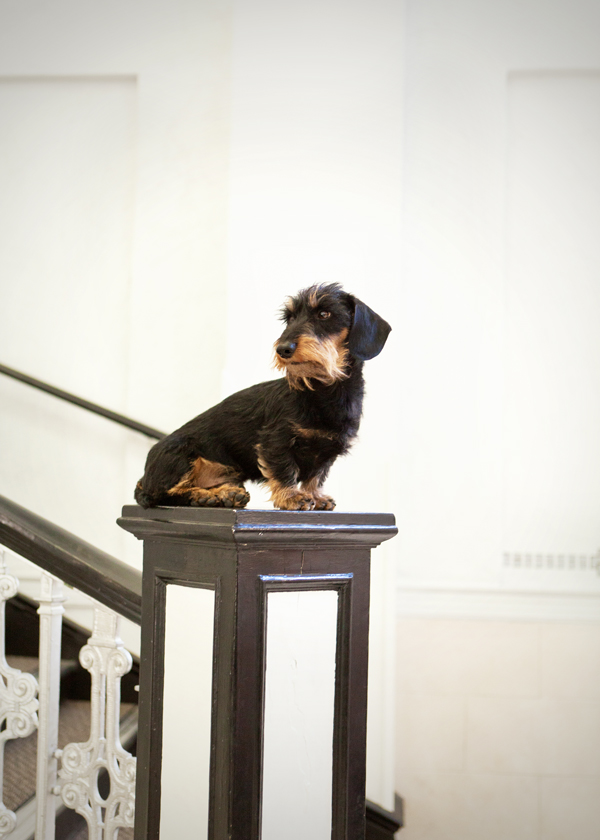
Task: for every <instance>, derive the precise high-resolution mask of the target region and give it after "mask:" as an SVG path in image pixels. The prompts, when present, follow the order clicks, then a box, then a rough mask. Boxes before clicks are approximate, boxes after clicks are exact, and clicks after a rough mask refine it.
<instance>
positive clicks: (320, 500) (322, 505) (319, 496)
mask: <svg viewBox="0 0 600 840" xmlns="http://www.w3.org/2000/svg"><path fill="white" fill-rule="evenodd" d="M313 498H314V502H315V510H333V509H334V507H335V499H332V498H331V496H326V495H325V494H324V493H314V494H313Z"/></svg>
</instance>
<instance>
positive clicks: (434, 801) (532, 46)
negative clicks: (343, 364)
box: [393, 0, 600, 840]
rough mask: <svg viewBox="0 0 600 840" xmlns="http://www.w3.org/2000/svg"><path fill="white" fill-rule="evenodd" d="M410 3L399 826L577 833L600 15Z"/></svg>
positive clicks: (592, 498) (437, 838) (398, 488)
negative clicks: (402, 816) (402, 811)
mask: <svg viewBox="0 0 600 840" xmlns="http://www.w3.org/2000/svg"><path fill="white" fill-rule="evenodd" d="M406 8H407V15H406V22H405V46H406V49H405V57H406V97H405V100H404V101H405V112H404V124H405V127H406V133H405V143H404V179H403V185H404V190H403V193H404V219H403V221H404V225H403V230H404V240H403V249H404V262H403V272H402V286H401V296H400V318H401V321H400V324H399V327H400V329H399V331H398V334H399V336H400V337H401V342H402V344H401V350H400V353H399V357H398V358H399V360H400V368H399V371H398V378H399V383H400V389H401V392H402V394H403V402H402V410H401V412H400V417H399V424H398V441H399V453H398V460H397V469H398V473H397V475H398V480H397V482H396V484H395V487H394V489H395V493H396V495H395V499H396V501H395V503H394V505H393V507H394V509H396V510H398V511H399V512H400V516H399V524H400V536H399V540H398V545H397V547H398V550H399V558H398V568H399V580H398V590H397V595H398V601H397V609H398V625H397V627H398V636H397V655H398V660H397V663H398V665H397V668H398V691H397V706H396V708H397V722H398V730H397V742H396V749H397V765H396V766H397V786H398V790H399V792H400V793H401V794H402V795H403V796H404V797H405V804H406V828H405V829H404V831H403V832H402V835H401V836H403V837H406V838H407V840H417V838H419V840H420V838H423V840H425V838H427V840H446V838H447V840H454V838H455V837H461V838H473V840H480V838H482V837H485V838H486V840H495V838H505V837H509V836H510V837H511V838H512V837H514V838H523V840H559V838H563V840H564V838H569V840H571V838H573V840H574V838H590V840H591V838H595V837H597V836H598V816H599V815H598V808H597V795H596V793H597V789H598V783H599V782H600V768H599V767H598V764H597V761H596V759H595V756H596V755H597V752H598V746H599V741H598V736H599V730H598V720H600V705H599V704H598V697H599V692H600V679H599V674H598V669H597V667H596V665H595V663H596V660H597V654H598V644H597V636H598V626H599V624H598V623H599V621H600V577H599V575H598V572H597V567H598V562H599V561H600V553H599V547H600V521H599V520H598V515H597V511H598V498H600V450H599V448H598V434H597V429H598V427H599V423H600V413H599V408H600V404H599V403H598V389H597V383H598V359H599V358H600V333H599V332H598V329H597V324H598V323H599V315H600V311H599V310H600V298H599V289H600V286H599V282H598V261H599V260H600V250H599V240H598V236H597V231H598V228H599V225H600V190H599V184H598V177H599V173H598V148H599V140H600V136H599V132H600V88H599V86H598V79H599V78H600V76H599V74H598V71H599V69H600V60H599V54H598V43H599V36H600V8H599V7H598V4H597V3H594V2H589V0H576V1H575V2H574V3H568V4H567V3H563V2H561V1H560V0H553V2H550V3H546V2H538V0H524V2H520V3H518V4H507V3H500V2H496V1H495V0H484V2H472V0H458V2H455V3H451V4H448V3H445V2H442V0H420V2H418V3H417V2H414V3H413V2H408V3H407V6H406Z"/></svg>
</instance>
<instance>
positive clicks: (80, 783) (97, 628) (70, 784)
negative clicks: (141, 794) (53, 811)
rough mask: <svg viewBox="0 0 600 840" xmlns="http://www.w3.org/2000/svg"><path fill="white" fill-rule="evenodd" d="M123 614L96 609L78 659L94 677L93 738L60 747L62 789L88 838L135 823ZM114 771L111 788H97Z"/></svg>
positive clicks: (106, 838)
mask: <svg viewBox="0 0 600 840" xmlns="http://www.w3.org/2000/svg"><path fill="white" fill-rule="evenodd" d="M119 622H120V618H119V616H118V615H116V614H115V613H112V612H109V611H107V610H104V609H99V608H97V609H96V610H95V611H94V630H93V634H92V636H91V638H90V639H89V641H88V644H87V645H85V647H83V648H82V649H81V651H80V654H79V661H80V662H81V664H82V666H83V667H84V668H85V669H86V670H87V671H89V672H90V674H91V676H92V694H91V721H90V737H89V738H88V740H87V741H86V742H85V743H72V744H68V745H67V746H66V747H65V748H64V750H62V752H61V751H59V752H58V755H59V757H60V760H61V769H60V770H59V773H58V776H59V784H58V785H57V790H56V792H57V793H60V796H61V798H62V801H63V802H64V804H65V805H66V806H67V808H71V809H73V810H75V811H77V813H78V814H81V815H82V816H83V817H84V818H85V820H86V822H87V824H88V834H89V840H117V838H118V834H119V829H120V828H125V827H130V826H133V817H134V797H135V767H136V761H135V758H133V756H132V755H131V754H130V753H128V752H127V751H126V750H125V749H124V748H123V746H122V745H121V741H120V737H119V717H120V711H119V704H120V695H121V677H123V676H124V675H125V674H127V673H128V672H129V671H130V669H131V665H132V660H131V654H130V653H129V652H128V651H127V650H126V649H125V647H124V646H123V643H122V641H121V639H120V638H119V635H118V633H119ZM104 770H105V771H106V772H107V773H108V774H109V779H110V792H109V794H108V796H107V797H106V799H104V798H103V797H102V796H101V795H100V793H99V791H98V774H99V773H101V772H102V771H104Z"/></svg>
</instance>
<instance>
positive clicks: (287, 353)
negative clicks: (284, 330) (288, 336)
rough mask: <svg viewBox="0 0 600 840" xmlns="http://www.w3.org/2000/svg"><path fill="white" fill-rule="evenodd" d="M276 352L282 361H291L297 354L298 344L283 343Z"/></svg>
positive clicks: (293, 342)
mask: <svg viewBox="0 0 600 840" xmlns="http://www.w3.org/2000/svg"><path fill="white" fill-rule="evenodd" d="M276 352H277V355H278V356H281V358H282V359H291V358H292V356H293V355H294V353H295V352H296V342H295V341H282V342H280V343H279V344H278V345H277V347H276Z"/></svg>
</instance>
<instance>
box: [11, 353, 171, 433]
mask: <svg viewBox="0 0 600 840" xmlns="http://www.w3.org/2000/svg"><path fill="white" fill-rule="evenodd" d="M0 373H3V374H4V375H5V376H10V377H11V378H12V379H16V380H18V381H19V382H24V383H25V384H26V385H31V387H32V388H37V389H38V390H39V391H45V392H46V393H47V394H52V396H53V397H58V398H59V399H61V400H65V401H66V402H70V403H71V404H72V405H77V406H79V408H85V410H86V411H91V412H92V413H93V414H98V415H99V416H100V417H106V419H107V420H112V421H113V423H118V424H119V425H120V426H126V427H127V428H128V429H133V430H134V431H135V432H140V433H141V434H143V435H146V436H147V437H151V438H155V439H156V440H160V439H161V438H163V437H164V436H165V433H164V432H160V431H159V430H158V429H153V428H152V426H146V425H145V424H144V423H139V422H138V421H137V420H132V419H131V417H126V416H125V415H124V414H119V413H118V412H116V411H111V410H110V408H104V406H101V405H98V404H97V403H93V402H90V401H89V400H84V399H83V398H82V397H77V396H75V394H70V393H69V392H68V391H63V390H62V389H61V388H55V387H54V385H48V383H47V382H42V380H41V379H34V378H33V376H28V375H27V374H26V373H21V372H20V371H18V370H14V368H10V367H7V366H6V365H0Z"/></svg>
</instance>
